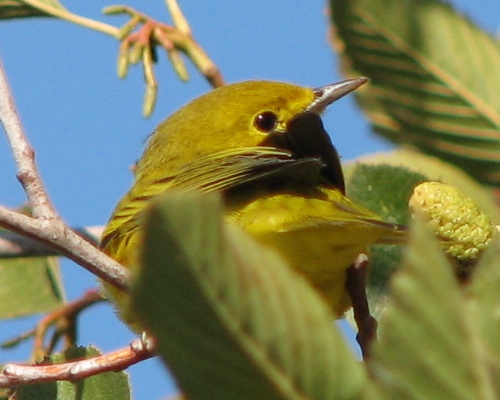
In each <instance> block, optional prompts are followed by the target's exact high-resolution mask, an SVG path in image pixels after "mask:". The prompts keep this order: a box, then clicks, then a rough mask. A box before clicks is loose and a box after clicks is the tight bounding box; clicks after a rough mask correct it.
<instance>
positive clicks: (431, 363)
mask: <svg viewBox="0 0 500 400" xmlns="http://www.w3.org/2000/svg"><path fill="white" fill-rule="evenodd" d="M414 228H415V229H414V230H413V234H414V236H413V240H412V243H411V246H410V250H409V252H408V255H407V259H406V262H405V265H404V267H403V269H402V270H401V271H400V272H399V273H398V274H397V275H396V276H395V277H394V280H393V282H392V286H391V287H392V296H391V300H390V303H389V305H388V307H387V309H386V311H385V314H384V316H383V318H382V319H381V321H380V327H379V341H378V343H376V344H375V345H374V348H373V357H372V359H371V360H370V363H369V367H370V369H371V371H372V374H373V377H374V379H375V381H376V383H377V386H378V387H379V388H380V389H381V390H382V392H383V394H384V399H402V398H404V399H457V400H461V399H463V400H465V399H471V400H478V399H491V398H498V396H499V395H500V393H498V392H495V390H496V389H495V384H494V382H493V380H494V377H493V375H492V374H491V373H490V370H489V367H490V361H491V355H490V354H489V352H488V351H485V350H486V348H485V347H484V344H485V341H484V337H482V336H481V332H480V326H479V324H478V323H477V322H478V321H477V320H476V318H474V314H472V313H470V312H468V307H467V301H468V300H467V297H466V296H465V294H464V293H463V291H462V290H461V288H460V287H459V284H458V281H457V280H456V279H455V277H454V275H453V268H452V267H451V266H450V265H449V263H448V261H447V260H446V258H445V256H444V254H443V252H442V251H441V249H440V248H439V245H438V244H437V243H436V241H435V239H433V237H432V235H431V234H430V233H429V232H427V230H426V227H425V224H424V223H421V222H418V221H417V223H416V224H415V227H414ZM490 323H498V320H497V321H496V322H495V321H494V320H490ZM496 362H497V363H498V360H497V361H496ZM497 366H498V365H497Z"/></svg>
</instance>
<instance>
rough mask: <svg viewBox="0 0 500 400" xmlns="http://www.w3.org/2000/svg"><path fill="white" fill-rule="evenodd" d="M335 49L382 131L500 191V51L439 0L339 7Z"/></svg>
mask: <svg viewBox="0 0 500 400" xmlns="http://www.w3.org/2000/svg"><path fill="white" fill-rule="evenodd" d="M330 4H331V9H332V19H333V22H334V26H335V29H334V37H333V42H334V46H335V48H336V49H337V50H338V51H339V52H340V54H341V55H342V57H343V61H342V62H343V65H344V70H345V71H346V73H347V74H355V75H359V74H362V75H366V76H368V77H369V78H370V79H371V80H372V82H371V84H369V85H365V87H363V88H361V89H360V90H358V91H357V93H358V94H359V99H360V104H361V105H362V107H363V109H364V110H365V112H366V113H367V115H368V117H369V118H370V120H371V122H372V124H373V125H374V128H375V129H376V130H377V131H378V132H379V133H381V134H383V135H384V136H386V137H388V138H389V139H391V140H393V141H396V142H401V143H412V144H414V145H416V146H418V147H419V148H420V149H422V150H423V151H425V152H427V153H430V154H434V155H437V156H439V157H441V158H443V159H446V160H448V161H451V162H453V163H455V164H457V165H458V166H460V167H461V168H463V169H465V170H466V171H468V172H469V173H470V174H472V175H473V176H475V177H476V178H478V179H480V180H482V181H484V182H488V183H491V184H499V183H500V140H499V131H500V75H499V74H498V65H500V44H499V42H498V41H497V40H495V39H494V38H493V37H492V36H490V35H488V34H486V33H484V32H483V31H481V30H480V29H478V28H477V27H476V26H474V25H473V24H472V23H471V22H470V21H469V20H468V19H466V18H464V17H463V16H462V15H460V14H458V13H457V12H456V11H455V10H454V9H453V8H452V7H451V6H450V5H448V4H444V3H442V2H440V1H438V0H422V1H413V0H331V3H330Z"/></svg>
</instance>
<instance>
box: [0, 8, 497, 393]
mask: <svg viewBox="0 0 500 400" xmlns="http://www.w3.org/2000/svg"><path fill="white" fill-rule="evenodd" d="M296 3H300V4H292V3H290V2H286V1H283V0H276V1H269V0H255V1H252V2H228V1H221V0H212V1H197V2H188V1H183V0H180V6H181V7H182V8H183V10H184V12H185V14H186V17H187V18H188V20H189V22H190V24H191V27H192V29H193V33H194V35H195V37H196V38H197V39H198V41H199V42H200V43H201V45H202V46H203V47H204V48H205V50H206V51H207V52H208V54H209V55H210V56H211V58H212V59H213V60H214V61H215V63H216V64H217V65H218V66H219V68H220V69H221V71H222V73H223V75H224V77H225V79H226V81H227V82H236V81H241V80H247V79H254V78H260V79H273V80H281V81H289V82H295V83H298V84H302V85H307V86H319V85H323V84H326V83H331V82H334V81H337V80H339V79H341V77H340V75H339V73H338V70H337V61H336V57H335V55H334V54H333V53H332V51H331V49H330V47H329V45H328V43H327V23H326V17H325V13H324V9H325V3H324V2H323V1H318V0H315V1H308V2H296ZM64 4H65V6H66V7H67V8H69V9H70V10H71V11H73V12H75V13H77V14H80V15H84V16H87V17H90V18H95V19H99V20H101V21H105V22H107V23H109V24H114V25H116V26H118V25H120V24H121V23H123V22H124V19H123V18H120V17H105V16H103V15H102V14H101V9H102V8H103V7H105V6H107V5H109V4H110V3H106V2H104V1H93V2H83V1H76V0H72V1H66V2H64ZM111 4H112V3H111ZM127 4H128V5H130V6H132V7H136V8H137V9H140V10H141V11H143V12H145V13H147V14H150V15H152V16H154V17H155V18H156V19H160V20H164V21H168V20H169V16H168V14H167V12H166V9H165V7H164V2H162V1H159V0H158V1H149V2H141V1H138V0H136V1H129V2H127ZM452 4H455V5H456V6H457V7H458V8H459V10H461V11H463V12H465V13H466V14H467V15H469V16H470V17H471V18H472V19H473V20H474V21H475V22H476V23H478V24H479V25H480V26H482V27H483V28H485V29H487V30H489V31H490V32H499V31H500V18H499V17H500V2H499V1H498V0H480V1H478V0H455V1H452ZM0 38H1V39H0V58H1V59H2V62H3V64H4V68H5V69H6V71H7V75H8V78H9V81H10V83H11V87H12V90H13V92H14V96H15V100H16V103H17V106H18V108H19V112H20V115H21V118H22V121H23V124H24V127H25V129H26V132H27V134H28V136H29V139H30V141H31V143H32V144H33V146H34V148H35V149H36V151H37V161H38V164H39V167H40V169H41V172H42V175H43V178H44V182H45V183H46V186H47V188H48V191H49V193H50V195H51V197H52V200H53V201H54V203H55V206H56V208H57V210H58V211H59V212H60V213H61V215H62V216H63V217H64V218H65V219H66V220H67V221H68V223H69V224H70V225H72V226H85V225H102V224H104V223H105V222H106V220H107V219H108V217H109V215H110V213H111V211H112V209H113V207H114V205H115V204H116V202H117V201H118V199H119V198H120V197H121V196H122V195H123V194H124V193H125V192H126V191H127V189H128V188H129V185H130V183H131V179H132V176H131V173H130V171H129V169H128V167H129V166H130V165H132V164H133V163H134V161H135V160H136V159H137V158H138V157H139V156H140V154H141V151H142V149H143V144H144V140H145V138H146V137H147V135H148V134H149V133H150V132H151V131H152V130H153V129H154V127H155V126H156V125H157V124H158V123H159V122H160V121H161V120H163V119H164V118H165V117H166V116H168V115H169V114H170V113H172V112H173V111H175V110H176V109H177V108H179V107H180V106H182V105H183V104H185V103H186V102H188V101H189V100H191V99H193V98H195V97H197V96H199V95H200V94H202V93H204V92H206V91H207V90H209V86H208V84H207V83H206V82H205V80H204V79H203V78H201V77H200V76H199V74H198V73H197V72H196V71H195V70H194V69H193V68H191V67H190V68H189V70H190V74H191V81H190V82H189V83H180V82H179V81H178V80H177V78H176V77H175V75H174V74H173V72H172V70H171V68H170V67H169V65H168V64H167V62H166V60H165V57H164V56H163V54H161V53H159V54H160V63H159V64H158V66H157V69H156V71H157V76H158V80H159V83H160V88H159V91H160V92H159V97H158V103H157V108H156V111H155V113H154V115H153V116H152V117H151V118H149V119H144V118H143V117H142V116H141V109H142V100H143V93H144V85H143V81H142V72H141V70H140V68H138V67H135V68H132V69H131V71H130V73H129V76H128V78H127V79H125V80H124V81H120V80H118V78H117V77H116V68H115V65H116V54H117V47H118V45H117V42H116V41H115V40H114V39H112V38H111V37H107V36H104V35H103V34H100V33H96V32H93V31H90V30H86V29H84V28H80V27H76V26H74V25H71V24H68V23H65V22H61V21H57V20H48V19H45V20H44V19H37V20H24V21H9V22H2V23H1V24H0ZM324 120H325V126H326V129H327V130H328V131H329V132H330V134H331V135H332V138H333V141H334V143H335V145H336V147H337V149H338V151H339V152H340V154H341V155H342V156H343V159H344V160H349V159H353V158H355V157H357V156H359V155H362V154H367V153H373V152H375V151H381V150H385V149H389V148H390V145H388V144H387V143H386V142H385V141H383V140H382V139H379V138H377V137H376V136H375V135H374V134H373V133H371V132H370V130H369V128H368V125H367V123H366V122H365V121H364V119H363V117H362V115H361V114H360V112H359V111H358V110H356V108H355V106H354V102H353V99H352V98H345V99H343V100H342V101H341V102H339V103H337V104H335V105H334V106H333V107H332V108H331V109H330V110H329V111H328V112H327V114H326V115H325V118H324ZM0 187H1V188H2V190H1V191H0V203H1V204H4V205H8V206H17V205H20V204H21V203H22V202H23V201H24V199H25V198H24V194H23V192H22V190H21V188H20V186H19V185H18V183H17V181H16V179H15V167H14V163H13V161H12V157H11V156H10V153H9V150H8V146H7V143H6V141H5V140H4V139H3V138H0ZM63 274H64V279H65V283H66V285H67V289H68V291H67V294H68V297H69V298H70V299H72V298H76V297H78V296H79V295H80V294H81V293H82V292H83V291H84V290H85V289H86V288H89V287H93V286H95V284H96V283H95V279H94V278H93V277H92V276H91V275H90V274H88V273H87V272H86V271H83V270H82V269H81V268H80V267H78V266H75V265H74V264H71V263H69V262H64V263H63ZM32 323H33V319H30V320H28V321H27V320H21V321H9V322H1V323H0V341H2V340H4V339H6V338H8V337H11V336H12V335H15V333H17V332H21V331H24V330H26V329H27V328H29V327H30V326H31V325H30V324H32ZM82 327H83V329H81V335H80V344H83V345H85V344H89V343H93V344H96V345H97V346H98V347H100V348H101V349H103V350H104V351H109V350H112V349H115V348H118V347H121V346H124V345H126V344H127V343H128V341H129V340H130V339H131V338H132V337H133V336H132V334H131V333H130V332H129V331H128V330H127V329H126V328H124V327H123V326H122V325H121V323H120V322H119V321H118V320H117V318H116V317H115V316H114V314H113V312H112V310H111V307H110V306H108V305H99V306H96V307H95V308H93V309H90V310H89V311H87V312H86V313H85V314H84V316H83V321H82ZM27 354H28V348H27V347H26V346H24V347H22V348H20V349H19V350H17V351H9V352H5V351H0V363H3V362H6V361H15V360H19V361H22V360H24V359H25V358H26V357H27ZM158 365H159V363H158V362H157V361H148V362H146V363H143V365H141V366H136V367H133V368H132V369H131V375H132V382H133V386H134V393H135V397H136V398H137V399H143V398H161V397H162V396H164V395H165V394H167V393H171V392H172V386H171V383H170V382H169V381H168V380H166V379H164V377H165V375H164V372H163V371H162V370H161V368H160V367H158Z"/></svg>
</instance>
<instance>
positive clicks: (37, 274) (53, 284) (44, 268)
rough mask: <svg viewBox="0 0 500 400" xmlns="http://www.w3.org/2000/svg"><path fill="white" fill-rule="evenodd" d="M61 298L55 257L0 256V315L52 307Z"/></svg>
mask: <svg viewBox="0 0 500 400" xmlns="http://www.w3.org/2000/svg"><path fill="white" fill-rule="evenodd" d="M27 293H29V295H27ZM63 302H64V289H63V286H62V282H61V276H60V271H59V264H58V260H57V258H18V259H11V260H6V259H4V260H1V262H0V319H5V318H14V317H21V316H26V315H31V314H36V313H42V312H47V311H51V310H53V309H55V308H57V307H58V306H60V305H61V304H62V303H63Z"/></svg>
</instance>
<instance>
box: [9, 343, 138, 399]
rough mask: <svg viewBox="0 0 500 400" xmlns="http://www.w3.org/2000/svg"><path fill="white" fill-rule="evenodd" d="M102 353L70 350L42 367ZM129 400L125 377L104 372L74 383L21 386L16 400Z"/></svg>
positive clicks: (87, 349)
mask: <svg viewBox="0 0 500 400" xmlns="http://www.w3.org/2000/svg"><path fill="white" fill-rule="evenodd" d="M100 354H101V353H100V352H99V351H98V350H97V349H95V348H94V347H86V348H85V347H73V348H70V349H68V350H66V351H65V352H64V353H63V354H55V355H53V356H51V357H50V358H49V359H47V360H46V361H45V363H62V362H68V361H73V360H77V359H82V358H89V357H95V356H98V355H100ZM130 398H131V394H130V385H129V380H128V375H127V374H126V373H125V372H123V371H121V372H105V373H103V374H99V375H95V376H92V377H90V378H86V379H83V380H81V381H77V382H67V381H58V382H48V383H35V384H30V385H20V386H18V387H17V389H16V399H17V400H32V399H37V400H95V399H99V400H128V399H130Z"/></svg>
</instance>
